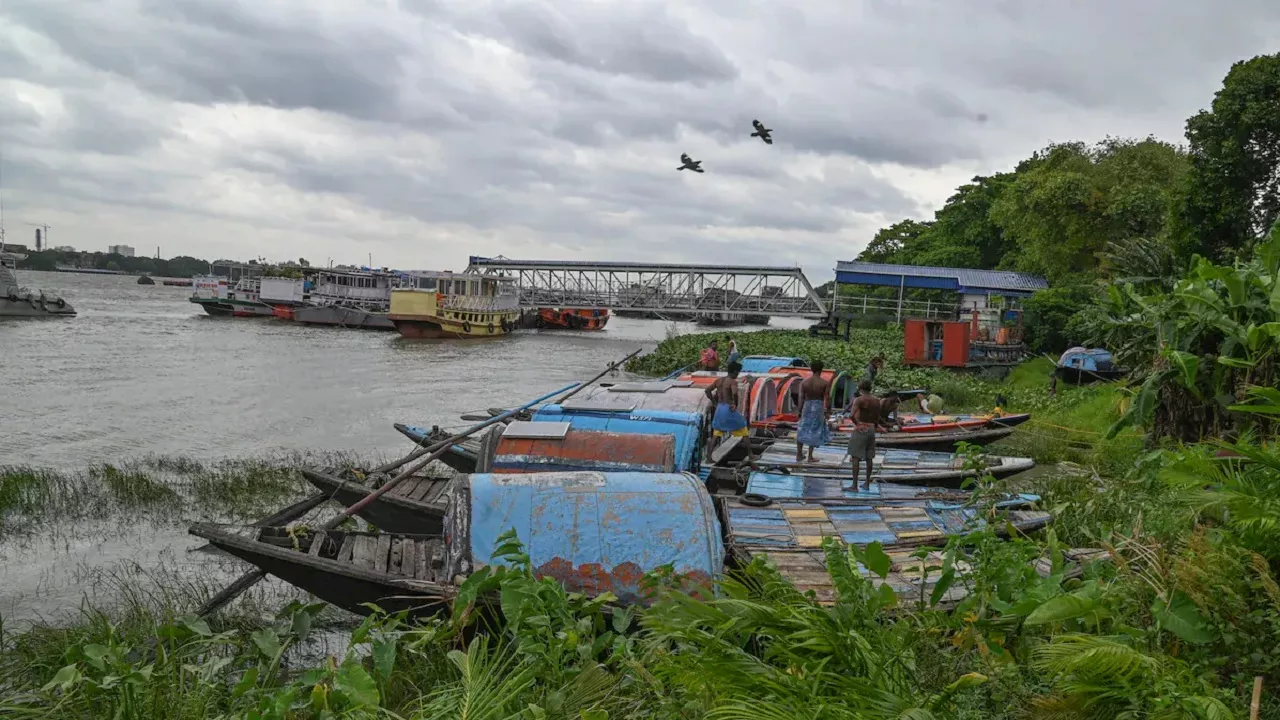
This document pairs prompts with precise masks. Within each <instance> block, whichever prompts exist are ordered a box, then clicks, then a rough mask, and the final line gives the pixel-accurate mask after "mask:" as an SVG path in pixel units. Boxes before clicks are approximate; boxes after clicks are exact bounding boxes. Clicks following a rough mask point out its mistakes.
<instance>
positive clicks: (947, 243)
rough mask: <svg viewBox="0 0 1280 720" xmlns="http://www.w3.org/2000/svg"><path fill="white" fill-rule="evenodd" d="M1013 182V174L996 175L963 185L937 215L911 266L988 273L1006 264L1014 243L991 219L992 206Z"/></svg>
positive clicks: (974, 179) (975, 179)
mask: <svg viewBox="0 0 1280 720" xmlns="http://www.w3.org/2000/svg"><path fill="white" fill-rule="evenodd" d="M1013 180H1014V175H1013V173H997V174H996V175H993V176H991V177H984V176H981V175H979V176H977V177H975V178H973V180H972V181H970V182H969V183H968V184H965V185H961V186H960V187H959V188H958V189H957V190H956V193H955V194H954V195H952V196H951V197H950V198H948V199H947V203H946V204H945V205H943V206H942V209H941V210H939V211H938V212H937V213H936V214H935V215H934V220H933V223H932V225H931V226H930V227H929V231H928V232H927V233H925V234H924V236H923V237H922V238H921V239H920V241H919V245H920V247H919V250H918V251H917V257H916V258H913V259H912V260H911V262H912V264H916V265H942V266H946V267H968V268H982V269H986V270H991V269H994V268H996V267H998V266H1000V265H1001V264H1003V263H1004V262H1005V258H1006V256H1007V255H1008V254H1009V252H1010V251H1011V250H1012V249H1013V243H1012V241H1011V240H1010V239H1009V238H1008V237H1007V236H1006V235H1005V233H1004V229H1003V228H1001V227H1000V226H999V225H997V224H996V223H995V222H993V221H992V220H991V206H992V205H993V204H994V203H995V201H996V199H997V198H999V197H1000V195H1001V193H1003V192H1004V191H1005V189H1006V188H1008V187H1009V185H1010V184H1012V182H1013Z"/></svg>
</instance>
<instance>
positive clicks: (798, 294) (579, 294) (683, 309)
mask: <svg viewBox="0 0 1280 720" xmlns="http://www.w3.org/2000/svg"><path fill="white" fill-rule="evenodd" d="M467 270H468V271H469V272H490V273H501V274H506V275H509V276H514V278H515V280H516V284H517V285H518V286H519V289H520V306H521V307H523V308H528V309H534V308H543V307H558V308H565V309H577V308H582V309H591V308H607V309H610V310H624V311H640V312H652V313H658V314H662V313H724V314H736V315H780V316H792V317H810V318H819V317H825V316H826V315H827V312H828V308H827V307H825V304H824V302H823V299H822V298H821V297H820V296H819V295H818V293H817V292H816V291H815V290H814V289H813V286H812V285H811V284H810V283H809V280H808V279H807V278H805V276H804V272H803V271H802V270H801V269H800V268H798V267H769V266H745V265H673V264H653V263H617V262H610V263H597V262H587V261H553V260H511V259H508V258H504V257H496V258H482V257H472V258H471V262H470V264H469V265H468V266H467Z"/></svg>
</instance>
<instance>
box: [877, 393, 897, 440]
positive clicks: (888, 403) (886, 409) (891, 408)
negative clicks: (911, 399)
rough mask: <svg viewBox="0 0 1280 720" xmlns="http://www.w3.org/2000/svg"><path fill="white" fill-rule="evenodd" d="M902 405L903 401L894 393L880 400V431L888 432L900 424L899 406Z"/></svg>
mask: <svg viewBox="0 0 1280 720" xmlns="http://www.w3.org/2000/svg"><path fill="white" fill-rule="evenodd" d="M901 404H902V399H901V398H899V397H898V395H897V393H894V394H892V395H890V396H889V397H886V398H881V399H880V429H881V430H882V431H884V432H888V431H889V430H891V429H893V428H894V427H896V426H897V424H898V417H897V412H898V406H899V405H901Z"/></svg>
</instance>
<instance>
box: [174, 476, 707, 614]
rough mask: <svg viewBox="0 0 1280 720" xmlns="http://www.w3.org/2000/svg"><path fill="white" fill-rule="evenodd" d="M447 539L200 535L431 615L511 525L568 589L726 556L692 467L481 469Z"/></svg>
mask: <svg viewBox="0 0 1280 720" xmlns="http://www.w3.org/2000/svg"><path fill="white" fill-rule="evenodd" d="M447 504H448V506H449V508H450V510H449V513H448V515H446V517H445V527H446V532H445V536H446V537H448V541H447V542H446V541H445V539H444V538H442V537H440V536H433V535H416V534H415V535H405V534H393V533H383V534H377V535H375V534H370V533H359V532H341V531H330V532H326V533H324V534H321V533H320V532H316V533H314V534H313V533H309V532H307V531H305V530H299V529H296V528H295V529H292V530H290V529H283V528H257V527H252V528H239V527H227V526H219V525H211V524H199V525H195V526H193V527H191V528H190V530H189V532H191V534H193V535H197V536H199V537H203V538H205V539H207V540H209V542H211V543H212V544H213V545H215V546H217V547H219V548H221V549H223V550H226V551H227V552H229V553H231V554H232V555H235V556H236V557H239V558H241V559H243V560H246V561H247V562H250V563H252V564H253V565H256V566H258V567H260V568H262V569H264V570H266V571H267V572H268V573H270V574H272V575H275V576H276V577H279V578H281V579H283V580H285V581H287V582H289V583H291V584H293V585H296V586H297V587H299V588H301V589H303V590H306V591H307V592H310V593H312V594H314V595H316V596H317V597H320V598H321V599H323V600H325V601H327V602H330V603H332V604H334V605H337V606H338V607H341V608H344V609H346V610H350V611H351V612H355V613H360V614H367V613H368V612H369V610H368V608H365V607H363V604H364V603H374V604H377V605H379V606H380V607H382V608H384V609H386V610H389V611H391V612H398V611H400V610H407V611H408V612H409V613H410V614H412V615H431V614H435V613H439V612H441V611H443V610H445V609H446V608H447V607H448V603H449V601H450V600H451V599H452V598H453V597H454V595H455V594H456V584H455V582H456V581H458V580H459V579H461V578H465V577H467V576H469V575H470V574H471V573H472V572H473V571H474V570H475V569H476V568H477V567H480V566H483V565H485V564H493V563H501V562H502V561H501V559H500V558H494V557H493V553H494V550H495V549H497V547H498V546H499V544H500V541H501V539H502V536H503V535H504V534H506V533H507V532H508V531H509V530H512V529H514V530H515V532H516V534H517V536H518V537H519V538H520V539H521V541H522V542H523V543H524V544H525V551H526V552H527V553H528V555H529V559H530V564H531V566H532V567H533V568H534V572H535V573H536V574H537V575H539V576H541V577H552V578H555V579H557V580H559V581H560V582H561V583H563V584H564V586H565V588H566V589H568V590H569V591H571V592H580V593H584V594H586V595H588V596H595V595H599V594H601V593H605V592H609V593H612V594H613V595H614V596H616V597H617V598H618V602H619V603H621V604H633V603H637V602H643V601H644V600H645V598H646V597H647V596H648V590H647V589H646V588H645V587H644V585H643V582H644V578H645V575H646V573H648V572H650V571H652V570H656V569H658V568H661V567H665V566H669V567H670V569H671V572H672V573H673V575H674V577H676V578H678V579H680V580H682V581H683V582H685V583H686V584H687V586H688V587H690V588H694V587H700V586H704V585H706V584H708V583H709V581H710V580H712V579H713V578H714V577H716V576H717V575H719V574H720V572H721V570H722V569H723V567H724V545H723V543H722V541H721V537H720V525H719V522H718V520H717V519H716V511H715V507H714V505H713V503H712V502H711V497H710V495H708V494H707V492H706V489H705V488H704V487H703V486H702V483H701V481H699V480H698V479H697V478H696V477H694V476H692V475H689V474H687V473H535V474H528V475H475V476H472V477H471V478H470V479H469V482H467V483H465V484H458V485H454V486H452V487H451V488H450V490H449V493H448V499H447Z"/></svg>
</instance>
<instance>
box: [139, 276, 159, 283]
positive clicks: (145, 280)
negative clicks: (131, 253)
mask: <svg viewBox="0 0 1280 720" xmlns="http://www.w3.org/2000/svg"><path fill="white" fill-rule="evenodd" d="M138 284H139V285H155V284H156V281H155V280H153V279H151V276H150V275H146V274H143V275H139V276H138Z"/></svg>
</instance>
